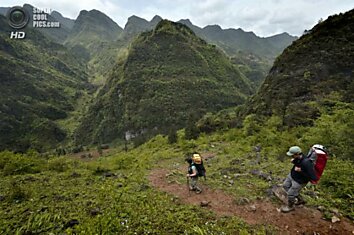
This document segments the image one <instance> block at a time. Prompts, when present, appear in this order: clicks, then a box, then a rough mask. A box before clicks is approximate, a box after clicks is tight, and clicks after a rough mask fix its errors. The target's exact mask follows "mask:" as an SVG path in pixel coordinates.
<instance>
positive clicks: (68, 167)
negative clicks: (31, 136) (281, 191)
mask: <svg viewBox="0 0 354 235" xmlns="http://www.w3.org/2000/svg"><path fill="white" fill-rule="evenodd" d="M347 112H349V110H348V111H347ZM344 113H345V112H344ZM251 119H252V118H251ZM251 119H247V120H245V123H244V127H243V128H236V129H230V130H228V131H223V132H217V133H214V134H212V135H205V134H202V135H201V136H200V137H199V138H198V139H196V140H186V139H185V138H184V133H183V131H179V132H178V137H179V138H178V141H177V142H176V143H174V144H171V143H169V141H168V138H167V137H162V136H160V135H159V136H156V137H155V138H153V139H152V140H150V141H149V142H147V143H145V144H143V145H141V146H139V147H138V148H136V149H132V150H130V151H128V152H118V153H117V154H114V155H112V156H108V157H107V156H106V157H100V158H99V159H97V160H92V161H89V162H84V161H79V160H75V159H72V158H70V157H43V156H40V155H38V154H36V153H35V152H31V153H28V154H23V155H22V154H16V155H15V154H12V153H10V152H3V153H1V154H0V174H1V175H2V177H1V178H0V179H1V180H0V183H1V185H3V187H2V189H1V191H0V196H1V197H0V198H1V201H0V207H1V210H0V211H1V212H0V228H1V229H0V232H1V233H5V234H7V233H16V232H18V233H20V234H21V233H41V232H42V233H50V232H54V233H60V232H66V233H68V234H78V233H85V234H97V233H101V234H112V233H125V234H133V233H148V232H149V233H152V234H160V233H169V234H181V233H186V234H195V233H200V234H204V233H207V234H221V233H224V234H234V233H235V232H236V231H238V232H239V233H240V234H249V233H251V234H269V233H273V232H274V231H275V230H274V229H271V228H269V227H260V226H257V227H254V226H249V225H247V224H245V223H244V222H242V220H240V219H238V218H236V217H218V216H216V215H215V214H213V213H212V212H210V211H208V210H203V209H201V208H200V207H197V206H189V205H183V204H181V203H180V201H179V199H178V198H175V197H174V196H173V195H168V194H165V193H161V192H158V191H156V190H155V189H153V188H151V186H150V185H149V182H148V181H147V178H146V176H147V175H148V174H149V171H150V170H151V169H153V168H156V167H159V168H160V167H165V168H169V169H171V171H172V172H175V173H173V174H171V176H169V178H168V180H170V181H175V182H183V180H184V174H183V173H182V172H178V171H176V168H175V167H176V166H181V165H182V164H184V155H185V154H186V153H188V152H193V151H199V152H202V153H206V152H208V153H213V154H214V155H215V157H214V158H211V159H209V160H208V161H207V163H206V167H207V172H208V182H207V184H208V186H209V187H214V188H219V189H222V190H224V191H226V192H228V193H229V194H231V195H233V197H234V199H235V202H240V203H241V201H242V199H243V198H247V199H248V200H250V201H251V202H252V201H254V200H260V199H264V198H266V197H267V190H268V189H269V188H271V186H272V185H274V184H276V183H280V182H281V181H282V179H283V178H284V177H285V176H286V175H287V174H288V172H289V170H290V167H291V164H290V163H289V161H288V160H287V157H286V155H285V152H286V151H287V149H288V147H289V146H291V145H293V144H298V145H300V146H301V147H302V148H303V149H304V150H306V148H307V147H309V146H310V145H309V142H308V141H309V138H310V137H312V139H311V142H312V141H316V140H318V141H320V140H321V138H322V137H321V136H317V137H318V139H315V138H314V137H313V136H312V135H311V133H315V132H320V131H321V130H323V128H324V127H323V124H324V123H322V122H323V121H322V120H321V118H320V119H318V120H317V121H316V126H315V127H312V128H304V129H301V128H295V129H291V130H287V131H284V130H281V129H279V127H280V126H281V119H280V118H279V117H275V116H274V117H272V118H270V119H269V120H268V121H267V122H265V123H264V124H263V125H262V126H261V125H258V124H253V125H256V126H255V127H256V129H255V132H256V133H253V134H250V132H249V128H250V125H252V124H251V122H250V121H249V120H251ZM247 122H248V123H247ZM338 131H340V130H338ZM255 145H260V146H261V147H262V150H261V158H260V159H259V161H258V162H257V164H255V162H256V160H257V159H256V158H257V157H256V154H255V152H254V150H253V147H254V146H255ZM330 152H331V155H330V160H329V162H328V165H327V168H326V170H325V173H324V175H323V176H322V179H321V181H320V183H319V184H318V185H316V186H311V185H308V186H307V187H306V188H305V189H304V191H303V192H304V197H305V198H306V199H307V201H308V202H309V206H314V207H318V206H322V207H323V208H324V211H325V214H326V213H327V214H329V215H330V214H331V210H333V208H335V209H337V210H339V212H340V213H342V214H343V215H345V216H349V217H353V216H354V211H353V204H354V201H353V200H352V199H353V193H354V192H353V189H354V183H353V182H354V179H353V175H352V169H353V164H352V162H349V161H346V160H340V158H342V157H343V156H342V155H341V154H339V152H337V151H336V149H335V148H334V147H330ZM254 170H258V171H262V172H264V173H266V174H268V175H269V176H270V177H271V180H270V181H269V180H264V179H262V178H259V176H256V175H253V174H252V171H254ZM83 186H84V187H83ZM186 193H187V192H186ZM274 202H276V201H274ZM277 203H279V202H277ZM15 215H16V216H15Z"/></svg>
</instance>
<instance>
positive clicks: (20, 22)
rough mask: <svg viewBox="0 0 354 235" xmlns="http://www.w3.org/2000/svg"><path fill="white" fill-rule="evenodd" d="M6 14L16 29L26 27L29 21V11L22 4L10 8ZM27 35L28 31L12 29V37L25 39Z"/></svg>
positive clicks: (10, 23)
mask: <svg viewBox="0 0 354 235" xmlns="http://www.w3.org/2000/svg"><path fill="white" fill-rule="evenodd" d="M6 16H7V20H8V23H9V25H10V26H11V27H12V28H13V29H16V30H18V29H22V28H24V27H25V26H26V25H27V24H28V21H29V14H28V12H27V11H26V10H25V9H24V8H23V7H20V6H15V7H12V8H10V9H9V10H8V12H7V15H6ZM25 37H26V33H25V32H22V31H12V32H11V33H10V38H11V39H24V38H25Z"/></svg>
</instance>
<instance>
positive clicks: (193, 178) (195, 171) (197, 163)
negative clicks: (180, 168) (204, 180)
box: [186, 153, 205, 194]
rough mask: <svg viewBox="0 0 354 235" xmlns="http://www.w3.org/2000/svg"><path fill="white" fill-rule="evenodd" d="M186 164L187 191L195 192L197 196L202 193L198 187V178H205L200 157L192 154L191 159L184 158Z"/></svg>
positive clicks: (197, 154)
mask: <svg viewBox="0 0 354 235" xmlns="http://www.w3.org/2000/svg"><path fill="white" fill-rule="evenodd" d="M186 162H188V163H189V167H188V174H187V182H188V186H189V191H195V192H196V193H198V194H199V193H201V192H202V189H201V188H200V187H199V186H198V178H199V177H201V176H204V177H205V168H204V165H203V160H202V157H201V156H200V154H199V153H194V154H193V155H192V157H187V158H186ZM189 179H190V181H189Z"/></svg>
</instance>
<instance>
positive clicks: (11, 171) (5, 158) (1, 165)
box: [0, 151, 45, 175]
mask: <svg viewBox="0 0 354 235" xmlns="http://www.w3.org/2000/svg"><path fill="white" fill-rule="evenodd" d="M44 167H45V160H44V159H43V158H41V157H40V156H39V155H38V154H31V155H26V154H14V153H12V152H7V151H6V152H1V153H0V169H2V173H3V174H4V175H22V174H34V173H39V172H41V171H42V170H43V168H44Z"/></svg>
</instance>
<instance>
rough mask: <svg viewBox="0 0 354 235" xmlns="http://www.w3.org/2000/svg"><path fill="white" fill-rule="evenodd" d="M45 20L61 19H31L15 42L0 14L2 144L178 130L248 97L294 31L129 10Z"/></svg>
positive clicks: (24, 145) (38, 144)
mask: <svg viewBox="0 0 354 235" xmlns="http://www.w3.org/2000/svg"><path fill="white" fill-rule="evenodd" d="M24 7H25V8H26V9H27V10H28V11H29V12H32V8H33V7H32V6H31V5H28V4H25V5H24ZM6 11H7V9H6V8H1V9H0V12H2V13H3V14H4V12H6ZM49 20H50V21H59V22H60V23H61V26H62V27H61V28H57V29H43V28H42V29H37V28H33V27H32V26H31V23H30V24H29V26H28V27H27V28H25V29H24V30H25V31H26V33H27V37H28V38H27V39H26V40H22V41H21V40H11V39H9V37H8V33H9V31H10V30H11V29H10V28H9V26H8V24H7V22H6V19H5V17H3V16H1V18H0V28H1V29H2V31H1V32H0V40H1V44H0V52H1V53H0V60H1V66H0V73H1V76H0V79H1V83H2V86H1V88H0V101H1V103H2V106H1V107H0V112H1V114H3V115H1V125H2V126H1V130H4V131H2V132H0V143H1V145H0V150H1V149H12V150H16V151H24V150H26V149H28V148H31V147H32V148H36V149H38V150H40V151H45V150H48V149H52V148H54V147H56V146H58V145H59V144H63V145H67V144H70V143H71V142H73V143H75V144H92V143H100V142H101V143H102V142H110V141H113V140H115V139H117V138H122V136H123V134H124V133H125V132H129V133H134V134H137V135H142V134H144V135H147V136H148V135H153V134H154V133H167V132H168V131H169V130H171V128H183V127H184V126H185V125H186V122H187V121H188V119H189V117H191V116H196V117H201V116H202V115H204V114H205V113H207V112H216V111H219V110H222V109H224V108H228V107H234V106H237V105H240V104H244V103H245V102H246V100H247V98H248V97H249V96H250V95H252V94H253V93H255V91H256V90H257V88H258V86H259V85H260V84H261V83H262V81H263V79H264V77H265V76H266V74H267V72H268V69H269V68H270V67H271V63H272V62H273V60H274V58H275V56H277V55H278V54H280V53H281V51H282V50H283V49H284V48H285V47H286V46H287V45H289V44H290V43H291V42H292V41H293V40H295V39H296V38H295V37H292V36H290V35H288V34H286V33H284V34H280V35H275V36H273V37H269V38H260V37H258V36H256V35H255V34H254V33H251V32H244V31H243V30H241V29H237V30H236V29H226V30H224V29H221V28H220V27H219V26H217V25H214V26H206V27H204V28H199V27H198V26H195V25H193V24H192V23H191V22H190V21H189V20H181V21H180V22H179V23H178V22H177V23H174V22H170V21H168V20H162V18H161V17H159V16H155V17H154V18H153V19H152V20H151V21H147V20H144V19H142V18H139V17H137V16H132V17H129V19H128V22H127V24H126V25H125V27H124V29H123V28H121V27H120V26H119V25H118V24H116V23H115V22H114V21H113V20H112V19H110V18H109V17H108V16H106V15H105V14H103V13H102V12H100V11H97V10H91V11H85V10H83V11H81V12H80V14H79V16H78V18H77V19H76V20H71V19H68V18H65V17H63V16H62V15H61V14H60V13H59V12H55V11H54V12H52V14H51V15H50V17H49ZM93 84H95V85H93ZM94 87H96V88H98V89H97V92H96V93H95V94H93V92H94ZM89 100H90V101H89ZM79 110H80V111H79Z"/></svg>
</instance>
